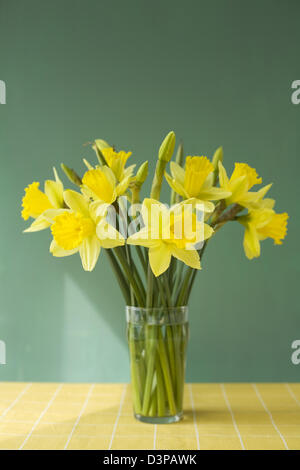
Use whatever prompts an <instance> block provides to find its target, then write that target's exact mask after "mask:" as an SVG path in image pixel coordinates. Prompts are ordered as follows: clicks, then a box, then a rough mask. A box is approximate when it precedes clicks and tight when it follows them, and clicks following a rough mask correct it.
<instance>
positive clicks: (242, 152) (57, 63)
mask: <svg viewBox="0 0 300 470" xmlns="http://www.w3.org/2000/svg"><path fill="white" fill-rule="evenodd" d="M299 14H300V3H299V1H298V0H288V1H283V0H280V1H279V0H260V1H253V0H252V1H242V0H236V1H234V0H207V1H204V0H195V1H193V0H185V1H175V0H160V1H157V0H152V1H145V0H127V1H122V0H121V1H119V0H118V1H117V0H81V1H78V0H51V1H50V0H49V1H46V0H43V1H41V0H26V1H24V0H0V79H1V80H4V81H5V83H6V86H7V104H5V105H0V158H1V174H0V176H1V183H0V191H1V199H0V200H1V245H0V247H1V263H0V273H1V280H0V289H1V294H0V295H1V297H0V298H1V312H0V339H2V340H4V341H5V342H6V348H7V364H6V365H0V380H39V381H110V382H114V381H116V382H119V381H127V380H128V379H129V367H128V355H127V345H126V340H125V320H124V305H123V300H122V297H121V294H120V293H119V290H118V287H117V284H116V281H115V279H114V277H113V274H112V273H111V272H110V269H109V265H108V264H107V262H106V258H105V256H104V254H103V253H102V256H101V257H100V262H99V263H98V265H97V266H96V269H95V270H94V271H93V272H92V273H86V272H84V271H83V270H82V268H81V264H80V259H79V257H78V256H73V257H70V258H65V259H55V258H53V257H52V256H51V255H50V254H49V241H50V234H49V232H48V231H44V232H39V233H35V234H22V230H23V229H24V228H25V227H26V226H27V224H26V223H25V222H24V221H23V220H22V219H21V217H20V204H21V198H22V196H23V189H24V187H25V186H27V184H29V183H31V182H32V181H41V182H42V181H43V180H44V179H47V178H49V177H51V171H52V166H53V165H55V166H56V167H57V168H59V166H60V163H61V162H62V161H63V162H65V163H66V164H68V165H69V166H73V167H76V168H77V169H78V171H80V172H82V171H83V169H84V166H83V163H82V158H83V157H86V158H88V159H89V160H91V161H92V160H93V159H94V154H93V152H92V150H90V149H89V147H87V146H83V144H85V143H86V142H89V141H92V140H93V139H95V138H103V139H106V140H107V141H109V142H110V143H111V144H114V145H116V146H117V147H118V148H119V149H125V150H132V152H133V156H132V157H131V159H132V162H133V160H134V161H135V162H137V163H140V162H142V161H143V160H145V159H148V160H149V162H150V168H151V170H153V168H154V165H155V161H156V158H157V150H158V147H159V145H160V142H161V140H162V138H163V137H164V135H165V134H166V133H167V132H168V131H169V130H171V129H173V130H174V131H175V132H176V134H177V137H178V140H179V139H182V140H183V142H184V145H185V151H186V154H191V155H195V154H196V155H208V156H211V155H212V154H213V152H214V150H215V149H216V148H217V147H218V146H219V145H223V147H224V152H225V165H226V167H227V168H228V170H229V171H231V169H232V167H233V164H234V162H235V161H246V162H248V163H250V164H251V165H253V166H254V167H255V168H256V169H257V171H258V172H259V174H260V175H261V176H262V177H263V179H264V182H265V183H268V182H273V183H274V186H273V188H272V191H271V195H272V197H274V198H275V199H276V200H277V206H276V208H277V211H279V212H283V211H288V213H289V215H290V220H289V232H288V236H287V238H286V240H285V242H284V244H283V245H282V246H275V247H274V246H273V243H272V242H271V241H266V242H264V244H263V249H262V256H261V258H259V259H257V260H253V261H249V260H247V259H246V257H245V255H244V253H243V249H242V238H243V229H242V227H241V226H240V225H239V224H231V225H230V224H228V225H227V226H226V227H224V229H223V230H222V231H221V232H220V233H218V236H216V237H215V239H214V240H213V241H212V242H211V244H210V245H209V248H208V249H207V252H206V257H205V260H204V261H203V270H202V271H201V273H199V275H198V279H197V282H196V284H195V288H194V292H193V295H192V299H191V304H190V314H191V338H190V344H189V351H188V367H187V380H189V381H287V380H289V381H298V380H299V377H300V365H298V366H296V365H293V364H292V362H291V354H292V349H291V343H292V341H293V340H295V339H299V338H300V315H299V293H300V292H299V291H300V288H299V244H298V241H299V236H300V230H299V218H298V215H299V210H298V204H299V170H300V163H299V161H300V119H299V118H300V105H298V106H297V105H293V104H292V102H291V93H292V90H291V83H292V82H293V81H294V80H296V79H300V62H299V44H300V28H299V26H300V25H299ZM148 187H149V184H148Z"/></svg>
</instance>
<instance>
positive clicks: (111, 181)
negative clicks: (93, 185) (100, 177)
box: [101, 165, 116, 187]
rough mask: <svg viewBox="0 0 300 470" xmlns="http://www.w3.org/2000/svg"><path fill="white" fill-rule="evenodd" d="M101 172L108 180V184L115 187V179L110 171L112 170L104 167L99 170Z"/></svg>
mask: <svg viewBox="0 0 300 470" xmlns="http://www.w3.org/2000/svg"><path fill="white" fill-rule="evenodd" d="M101 170H102V171H103V173H104V174H105V176H106V178H107V179H108V181H109V182H110V184H111V185H112V186H113V187H114V186H115V185H116V177H115V175H114V172H113V171H112V169H111V168H109V166H106V165H104V166H103V167H102V168H101Z"/></svg>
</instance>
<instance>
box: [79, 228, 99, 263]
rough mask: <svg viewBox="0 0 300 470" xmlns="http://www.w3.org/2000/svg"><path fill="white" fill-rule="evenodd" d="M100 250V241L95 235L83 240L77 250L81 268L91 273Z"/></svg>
mask: <svg viewBox="0 0 300 470" xmlns="http://www.w3.org/2000/svg"><path fill="white" fill-rule="evenodd" d="M100 250H101V245H100V241H99V240H98V238H97V237H96V235H91V236H90V237H87V238H85V239H84V240H83V242H82V244H81V245H80V248H79V254H80V258H81V262H82V267H83V269H84V270H85V271H92V270H93V269H94V267H95V265H96V263H97V260H98V257H99V254H100Z"/></svg>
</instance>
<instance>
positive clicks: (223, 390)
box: [220, 384, 245, 450]
mask: <svg viewBox="0 0 300 470" xmlns="http://www.w3.org/2000/svg"><path fill="white" fill-rule="evenodd" d="M220 387H221V390H222V393H223V397H224V400H225V403H226V406H227V408H228V411H229V413H230V414H231V419H232V423H233V426H234V429H235V430H236V433H237V435H238V438H239V441H240V443H241V446H242V449H243V450H245V445H244V442H243V439H242V436H241V433H240V431H239V428H238V425H237V424H236V420H235V417H234V413H233V411H232V408H231V405H230V402H229V400H228V397H227V393H226V390H225V385H224V384H220Z"/></svg>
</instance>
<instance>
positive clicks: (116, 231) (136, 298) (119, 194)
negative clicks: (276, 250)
mask: <svg viewBox="0 0 300 470" xmlns="http://www.w3.org/2000/svg"><path fill="white" fill-rule="evenodd" d="M175 143H176V139H175V133H174V132H173V131H171V132H169V133H168V134H167V136H166V137H165V138H164V139H163V142H162V144H161V145H160V147H159V148H158V155H157V160H156V165H155V171H154V176H153V181H152V184H151V191H150V195H149V197H145V198H143V197H142V196H141V194H142V191H143V189H144V183H145V182H146V180H147V177H148V161H145V162H143V163H142V164H140V165H139V168H138V170H136V169H135V166H136V165H135V163H133V164H131V165H129V166H128V161H130V160H131V159H132V152H131V151H127V150H126V151H125V150H117V149H116V148H115V147H113V146H111V145H110V144H109V143H107V142H106V141H105V140H103V139H96V140H95V141H94V142H93V144H92V148H93V149H94V150H95V152H96V156H97V159H96V161H95V162H93V161H92V160H90V159H89V160H87V159H86V158H84V164H85V167H86V170H85V172H84V173H83V174H81V175H80V174H79V173H77V172H76V171H75V170H73V169H71V168H70V167H68V166H67V165H65V164H62V166H61V167H62V170H63V172H64V173H65V175H66V176H67V178H68V180H69V181H71V182H72V184H74V185H75V186H76V190H73V189H67V188H65V187H64V184H63V182H62V180H61V179H60V177H59V176H58V173H57V171H56V170H55V168H54V170H53V171H54V179H48V180H46V181H45V184H44V187H43V188H42V186H41V184H40V183H39V182H38V181H34V182H33V183H31V184H29V186H27V187H26V188H25V195H24V197H23V199H22V217H23V219H24V220H26V221H27V220H28V219H30V218H31V219H32V222H31V225H30V226H29V227H27V228H25V230H24V232H36V231H39V230H44V229H49V233H50V236H51V237H52V240H51V243H50V249H49V251H50V254H51V255H52V256H53V257H54V258H64V257H68V256H72V255H75V254H77V255H78V254H79V258H80V261H81V265H82V267H83V269H84V270H85V271H89V272H91V271H93V270H94V269H95V267H96V265H97V263H98V262H99V260H100V259H102V257H103V255H102V253H103V252H104V253H105V254H106V256H107V258H108V260H109V262H110V265H111V267H112V269H113V271H114V274H115V276H116V279H117V282H118V284H119V287H120V290H121V292H122V294H123V296H124V300H125V302H126V305H127V332H128V342H129V351H130V359H131V362H130V364H131V366H130V367H131V378H132V385H133V387H132V388H133V399H134V410H135V415H136V416H137V417H138V419H141V420H143V421H147V422H154V423H161V422H172V421H176V420H178V419H179V418H180V416H181V413H182V396H183V383H184V372H185V351H186V347H187V340H188V323H187V306H188V303H189V298H190V295H191V293H192V288H193V286H194V283H195V279H196V276H197V273H198V272H199V271H200V270H201V269H202V267H203V255H204V252H205V251H206V250H207V247H208V246H210V239H211V238H213V237H215V236H218V234H219V232H221V231H222V230H221V229H222V228H223V227H224V225H226V224H227V223H228V222H238V224H239V227H240V228H241V229H242V230H243V232H242V233H243V235H242V233H241V238H242V236H243V248H244V252H245V255H246V257H247V258H248V259H254V258H257V257H258V256H260V254H261V243H262V242H263V241H264V240H265V239H267V238H270V239H272V240H273V241H274V244H275V245H281V244H282V242H283V240H284V238H285V236H286V233H287V220H288V214H287V213H286V212H281V213H277V212H276V211H275V201H274V200H273V199H271V198H269V197H266V195H267V193H268V192H269V191H270V189H271V184H267V185H264V186H261V185H262V177H261V176H259V175H258V173H257V172H256V170H255V169H254V168H252V167H251V166H249V165H248V164H247V163H243V162H237V163H235V165H234V168H233V171H232V172H231V174H230V173H227V171H226V169H225V166H224V156H223V148H222V147H219V148H218V149H217V150H216V152H215V153H214V155H213V157H212V158H209V157H208V156H205V155H202V154H201V153H200V154H192V155H187V156H185V155H184V149H183V145H182V143H181V144H179V146H178V148H177V150H176V151H175ZM174 152H175V155H176V157H175V161H172V157H173V154H174ZM129 159H130V160H129ZM140 163H141V162H140ZM164 183H167V184H166V186H167V187H169V188H170V189H171V194H170V198H169V200H170V202H171V206H170V207H168V206H167V205H166V204H164V203H163V202H162V201H161V200H160V198H161V193H162V186H163V184H164ZM129 229H131V230H132V229H133V231H131V232H129V231H128V230H129ZM95 275H96V274H95Z"/></svg>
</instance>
